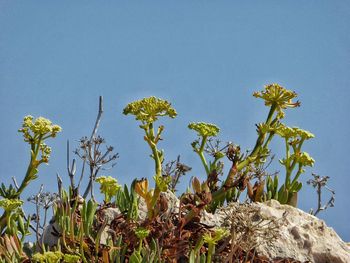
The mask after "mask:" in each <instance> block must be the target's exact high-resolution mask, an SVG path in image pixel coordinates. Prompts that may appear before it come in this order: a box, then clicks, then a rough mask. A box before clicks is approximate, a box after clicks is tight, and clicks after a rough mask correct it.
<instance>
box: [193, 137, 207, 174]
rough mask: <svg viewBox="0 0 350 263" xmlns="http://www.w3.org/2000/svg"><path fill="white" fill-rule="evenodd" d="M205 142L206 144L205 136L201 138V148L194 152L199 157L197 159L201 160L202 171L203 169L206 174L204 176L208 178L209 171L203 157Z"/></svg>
mask: <svg viewBox="0 0 350 263" xmlns="http://www.w3.org/2000/svg"><path fill="white" fill-rule="evenodd" d="M206 142H207V136H204V137H203V138H202V143H201V146H200V148H199V149H198V150H196V152H197V154H198V155H199V158H200V159H201V161H202V164H203V166H204V169H205V172H206V174H207V176H208V175H209V173H210V171H209V167H208V163H207V160H206V159H205V156H204V147H205V144H206Z"/></svg>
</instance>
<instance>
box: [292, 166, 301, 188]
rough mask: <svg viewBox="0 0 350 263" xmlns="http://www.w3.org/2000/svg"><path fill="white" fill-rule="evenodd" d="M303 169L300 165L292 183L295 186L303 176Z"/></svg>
mask: <svg viewBox="0 0 350 263" xmlns="http://www.w3.org/2000/svg"><path fill="white" fill-rule="evenodd" d="M302 169H303V167H302V166H301V165H300V164H299V168H298V172H297V174H296V175H295V177H294V179H293V181H292V184H294V183H295V182H296V181H297V180H298V179H299V176H300V175H301V171H302Z"/></svg>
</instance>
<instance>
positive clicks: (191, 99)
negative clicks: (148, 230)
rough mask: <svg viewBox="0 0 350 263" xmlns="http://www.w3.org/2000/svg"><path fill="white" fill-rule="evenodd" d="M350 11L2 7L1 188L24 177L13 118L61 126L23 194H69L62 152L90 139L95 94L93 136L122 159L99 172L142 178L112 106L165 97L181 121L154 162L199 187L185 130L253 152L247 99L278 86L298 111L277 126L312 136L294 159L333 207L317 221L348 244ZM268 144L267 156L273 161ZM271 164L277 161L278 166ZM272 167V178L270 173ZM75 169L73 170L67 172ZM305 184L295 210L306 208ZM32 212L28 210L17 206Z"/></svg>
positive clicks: (232, 4)
mask: <svg viewBox="0 0 350 263" xmlns="http://www.w3.org/2000/svg"><path fill="white" fill-rule="evenodd" d="M349 25H350V3H349V2H348V1H336V0H333V1H320V0H317V1H312V0H308V1H267V0H266V1H188V0H187V1H5V0H3V1H1V2H0V112H1V115H0V116H1V126H0V144H1V147H0V156H1V159H0V165H1V182H5V183H6V184H9V183H10V182H11V176H16V177H17V180H18V181H20V179H21V178H22V177H23V175H24V172H25V170H26V166H27V163H28V159H29V153H28V150H29V149H28V145H26V144H25V143H24V142H23V141H22V138H21V136H20V135H19V134H18V133H17V129H18V128H19V127H20V125H21V122H22V119H23V116H25V115H27V114H31V115H33V116H44V117H47V118H49V119H51V120H52V121H53V122H55V123H57V124H59V125H61V126H62V127H63V132H62V133H61V134H60V135H59V136H58V137H57V138H56V139H55V140H51V141H49V142H48V144H49V145H50V146H52V149H53V151H52V157H51V160H50V165H49V166H43V167H42V168H41V169H40V173H39V179H38V181H37V182H35V183H33V184H32V187H30V189H28V190H27V191H26V192H25V193H24V194H23V197H27V196H29V195H30V194H32V193H33V191H36V190H37V188H38V186H39V185H40V184H41V183H44V184H45V187H46V189H47V190H51V191H56V179H55V178H56V176H55V174H56V172H59V173H60V174H61V175H62V176H63V177H64V180H65V183H66V184H67V183H68V180H67V179H68V178H67V176H66V170H65V151H66V149H65V142H66V140H67V139H70V140H71V143H72V144H75V145H76V140H78V139H79V138H80V137H81V136H83V135H89V134H90V132H91V129H92V126H93V123H94V120H95V116H96V111H97V103H98V96H99V95H103V96H104V101H105V114H104V116H103V119H102V122H101V129H100V134H101V135H103V136H104V137H105V138H106V139H107V143H108V144H111V145H113V146H115V148H116V150H117V152H119V154H120V158H119V159H118V164H117V166H115V168H114V169H113V170H111V171H107V172H104V174H108V175H112V176H114V177H117V178H118V180H119V181H120V182H121V183H130V181H131V179H132V178H134V177H148V178H151V176H152V175H153V172H152V171H153V163H152V160H151V159H150V158H148V154H149V149H148V148H147V145H146V144H145V142H144V141H143V139H142V131H141V130H140V129H139V128H138V125H137V123H136V122H135V121H134V120H133V118H132V117H130V116H124V115H122V109H123V108H124V106H125V105H126V104H127V103H128V102H130V101H133V100H136V99H140V98H142V97H145V96H151V95H154V96H158V97H162V98H165V99H168V100H170V101H171V102H172V103H173V106H174V107H175V108H176V109H177V111H178V113H179V115H178V117H177V118H176V119H174V120H169V121H168V120H166V121H165V124H166V129H165V132H164V141H163V142H162V143H161V145H160V146H161V147H162V148H164V150H165V157H166V160H170V159H175V158H176V156H177V155H178V154H181V156H182V160H183V161H184V162H185V163H187V164H190V165H191V166H192V167H193V171H192V172H191V174H190V175H189V176H188V177H187V178H185V179H184V182H183V183H182V185H181V187H182V189H184V188H185V186H186V185H187V182H188V180H189V178H190V176H192V175H193V176H194V175H196V176H202V175H203V169H202V167H201V166H200V161H199V160H198V158H197V157H196V156H195V154H194V153H193V152H192V150H191V146H190V143H191V141H192V140H193V139H194V138H195V136H194V134H193V133H192V132H191V131H189V130H188V129H187V128H186V127H187V124H188V123H189V122H190V121H207V122H213V123H216V124H217V125H218V126H219V127H221V134H220V138H221V139H222V140H223V141H233V142H235V143H237V144H240V145H241V147H242V148H243V149H248V148H252V147H253V146H254V141H255V138H256V133H255V126H254V124H255V123H257V122H260V121H262V120H263V119H264V118H265V116H266V113H267V108H266V107H264V106H263V103H262V101H260V100H257V99H255V98H253V97H252V93H253V92H254V91H257V90H261V89H262V88H263V85H264V84H268V83H273V82H277V83H280V84H281V85H283V86H285V87H286V88H288V89H293V90H295V91H296V92H297V93H298V94H299V99H300V100H301V102H302V107H300V108H298V109H292V110H289V111H288V112H287V117H286V120H285V122H286V123H287V124H288V125H291V126H300V127H302V128H304V129H307V130H310V131H312V132H313V133H314V134H315V135H316V138H315V139H314V140H312V141H309V142H308V143H307V144H306V145H305V150H306V151H308V152H309V153H310V155H311V156H313V157H314V158H315V159H316V164H315V167H314V168H312V169H310V170H308V171H307V173H305V174H304V175H303V177H302V180H303V181H306V180H307V179H310V174H311V172H315V173H318V174H321V175H328V176H330V177H331V180H330V186H331V187H332V188H334V189H335V190H336V206H335V208H332V209H329V210H328V211H327V212H326V213H321V214H320V216H321V217H322V218H324V219H325V220H326V222H327V224H328V225H329V226H332V227H334V228H335V229H336V231H337V232H338V233H339V235H340V236H341V237H342V238H344V239H345V240H347V241H350V224H349V222H350V212H349V190H348V189H349V185H350V174H349V150H348V149H349V148H350V143H349V135H350V125H349V117H348V114H349V107H350V103H349V98H350V74H349V73H350V72H349V70H350V34H349V33H350V27H349ZM279 142H281V141H276V143H274V145H273V146H274V151H275V152H276V153H280V152H281V149H282V148H281V147H282V145H281V144H280V143H279ZM280 157H281V156H280ZM275 167H276V169H280V167H279V166H278V165H277V164H276V166H275ZM78 168H80V163H79V165H78ZM316 198H317V196H316V194H315V193H314V190H313V189H311V187H309V186H305V187H304V188H303V189H302V192H301V195H300V199H299V201H300V202H299V207H300V208H301V209H303V210H306V211H308V210H309V208H311V207H315V205H316ZM27 209H28V211H30V209H31V208H30V206H27Z"/></svg>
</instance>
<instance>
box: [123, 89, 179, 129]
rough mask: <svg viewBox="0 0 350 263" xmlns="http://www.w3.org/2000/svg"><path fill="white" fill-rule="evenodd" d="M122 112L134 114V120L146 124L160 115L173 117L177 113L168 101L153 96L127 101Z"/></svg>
mask: <svg viewBox="0 0 350 263" xmlns="http://www.w3.org/2000/svg"><path fill="white" fill-rule="evenodd" d="M123 114H125V115H127V114H132V115H135V117H136V120H139V121H141V122H143V123H147V124H150V123H153V122H155V121H156V120H158V117H160V116H169V117H170V118H175V117H176V115H177V113H176V111H175V109H174V108H172V107H171V104H170V103H169V102H168V101H166V100H163V99H159V98H156V97H153V96H152V97H149V98H143V99H141V100H137V101H134V102H132V103H129V104H128V105H127V106H126V107H125V108H124V110H123Z"/></svg>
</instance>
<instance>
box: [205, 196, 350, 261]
mask: <svg viewBox="0 0 350 263" xmlns="http://www.w3.org/2000/svg"><path fill="white" fill-rule="evenodd" d="M239 205H240V204H238V203H235V204H231V205H229V206H227V207H224V208H221V209H219V210H218V211H217V213H215V214H214V215H213V214H210V213H206V212H205V213H203V215H202V223H205V224H208V225H213V226H214V225H215V226H227V225H228V224H227V222H229V221H230V216H232V215H230V210H233V209H235V211H239V208H238V207H237V206H239ZM249 206H251V207H253V208H255V209H256V211H258V213H259V216H260V218H263V220H265V221H266V222H268V221H269V220H274V221H275V222H278V224H277V226H278V228H277V229H276V230H277V238H276V239H275V240H274V241H273V242H272V244H267V243H266V242H260V244H259V245H258V246H257V247H256V250H257V252H258V253H259V254H260V255H264V256H267V257H269V258H277V257H281V258H293V259H296V260H299V261H301V262H315V263H349V262H350V247H349V245H348V244H347V243H345V242H344V241H342V240H341V238H340V237H339V236H338V235H337V233H336V232H335V231H334V230H333V228H330V227H327V225H326V224H325V222H324V221H323V220H321V219H319V218H317V217H315V216H312V215H310V214H308V213H305V212H304V211H302V210H300V209H297V208H294V207H292V206H289V205H281V204H280V203H279V202H278V201H276V200H270V201H267V202H265V203H252V204H249ZM255 216H256V215H255Z"/></svg>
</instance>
